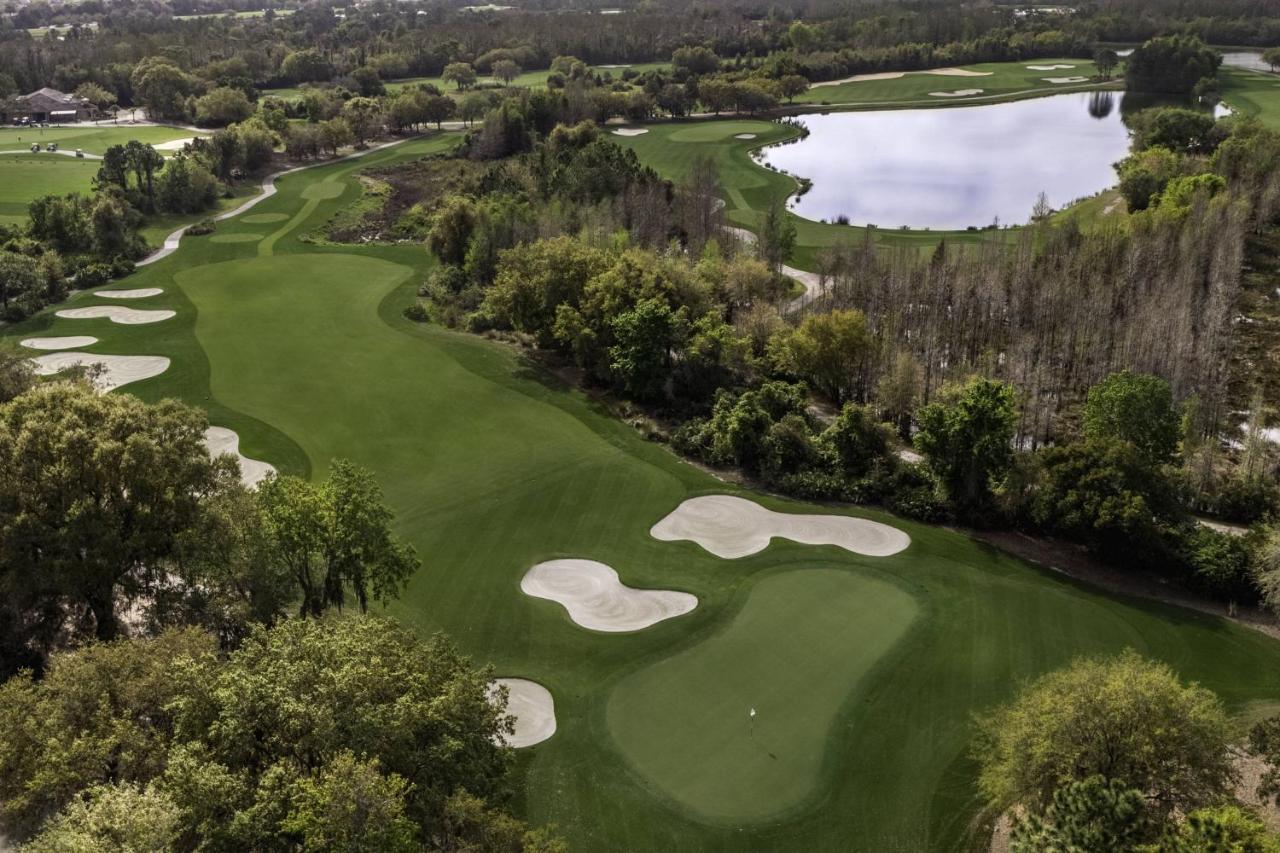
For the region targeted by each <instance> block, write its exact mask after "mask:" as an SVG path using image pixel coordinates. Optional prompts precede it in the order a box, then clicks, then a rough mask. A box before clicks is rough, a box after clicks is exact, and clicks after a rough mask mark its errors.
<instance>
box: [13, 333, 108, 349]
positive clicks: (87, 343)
mask: <svg viewBox="0 0 1280 853" xmlns="http://www.w3.org/2000/svg"><path fill="white" fill-rule="evenodd" d="M97 342H98V339H97V338H95V337H93V336H92V335H63V336H62V337H60V338H27V339H26V340H23V341H19V342H18V343H20V344H22V346H24V347H26V348H27V349H77V348H78V347H91V346H93V345H94V344H96V343H97Z"/></svg>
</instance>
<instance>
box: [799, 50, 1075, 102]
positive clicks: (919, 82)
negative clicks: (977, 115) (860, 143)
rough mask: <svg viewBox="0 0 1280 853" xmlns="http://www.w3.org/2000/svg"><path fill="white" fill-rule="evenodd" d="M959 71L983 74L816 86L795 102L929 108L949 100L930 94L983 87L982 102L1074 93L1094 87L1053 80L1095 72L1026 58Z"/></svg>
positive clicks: (1061, 62)
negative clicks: (1030, 94) (1019, 95)
mask: <svg viewBox="0 0 1280 853" xmlns="http://www.w3.org/2000/svg"><path fill="white" fill-rule="evenodd" d="M1032 65H1040V66H1050V65H1069V66H1071V67H1070V68H1056V69H1054V70H1052V71H1043V70H1036V69H1034V68H1029V67H1028V66H1032ZM961 67H962V68H963V69H964V70H965V71H972V72H977V74H979V75H982V76H962V77H949V76H944V75H940V74H928V73H924V72H916V71H909V72H906V73H905V74H904V75H903V76H901V77H898V78H896V79H881V80H858V81H855V82H850V83H841V84H840V85H836V86H832V85H820V86H814V87H813V88H811V89H809V91H807V92H805V93H804V94H803V95H800V96H799V97H797V98H796V102H797V103H808V104H876V105H889V104H898V103H902V102H912V103H913V105H919V104H928V105H933V104H941V103H944V102H947V100H948V99H945V98H940V97H936V96H933V95H931V93H932V92H954V91H956V90H960V89H981V90H982V93H981V97H982V98H993V97H1003V96H1008V95H1012V94H1015V93H1019V92H1029V91H1037V92H1040V93H1042V94H1048V93H1051V92H1054V91H1078V90H1080V89H1082V88H1083V89H1088V88H1095V87H1096V86H1097V84H1096V83H1093V82H1092V81H1080V82H1073V83H1063V82H1051V80H1061V79H1065V78H1074V77H1086V78H1092V77H1093V76H1094V75H1095V74H1097V73H1098V69H1097V68H1096V67H1095V66H1094V64H1093V63H1092V62H1091V61H1090V60H1088V59H1071V58H1061V59H1028V60H1026V61H1023V62H983V63H978V64H976V65H965V66H961Z"/></svg>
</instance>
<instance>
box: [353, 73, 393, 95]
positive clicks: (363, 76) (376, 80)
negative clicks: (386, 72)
mask: <svg viewBox="0 0 1280 853" xmlns="http://www.w3.org/2000/svg"><path fill="white" fill-rule="evenodd" d="M351 81H352V82H353V83H355V84H356V92H357V93H359V94H360V95H363V96H364V97H366V98H373V97H377V96H379V95H385V94H386V93H387V87H386V86H384V85H382V78H381V77H379V76H378V72H377V71H376V70H374V69H373V68H370V67H368V66H362V67H360V68H357V69H356V70H355V71H352V72H351Z"/></svg>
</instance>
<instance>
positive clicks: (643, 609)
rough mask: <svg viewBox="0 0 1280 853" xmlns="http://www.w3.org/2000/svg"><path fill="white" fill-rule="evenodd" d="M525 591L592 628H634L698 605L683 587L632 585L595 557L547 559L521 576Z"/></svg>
mask: <svg viewBox="0 0 1280 853" xmlns="http://www.w3.org/2000/svg"><path fill="white" fill-rule="evenodd" d="M520 589H521V590H522V591H523V592H524V594H525V595H531V596H533V597H534V598H545V599H547V600H548V601H554V602H556V603H558V604H561V605H563V606H564V609H565V610H567V611H569V618H570V619H572V620H573V621H574V622H576V623H577V624H579V625H581V626H582V627H583V628H590V629H591V630H593V631H608V632H620V631H639V630H642V629H644V628H648V627H649V626H650V625H656V624H657V623H659V622H661V621H663V620H664V619H671V618H673V617H675V616H681V615H683V614H685V613H688V612H689V611H690V610H693V608H695V607H697V606H698V599H697V597H695V596H692V595H690V594H689V593H687V592H674V591H672V590H667V589H633V588H632V587H629V586H627V585H626V584H624V583H622V581H620V580H619V579H618V573H617V572H615V571H614V570H613V569H611V568H610V567H609V566H606V565H605V564H604V563H597V562H596V561H595V560H548V561H547V562H545V563H538V564H537V565H536V566H534V567H533V568H531V569H529V571H527V572H525V576H524V577H523V578H521V579H520Z"/></svg>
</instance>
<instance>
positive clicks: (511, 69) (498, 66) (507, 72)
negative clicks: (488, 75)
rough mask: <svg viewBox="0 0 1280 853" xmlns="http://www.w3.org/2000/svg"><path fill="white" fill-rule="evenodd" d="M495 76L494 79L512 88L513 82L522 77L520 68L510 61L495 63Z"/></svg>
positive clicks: (503, 60)
mask: <svg viewBox="0 0 1280 853" xmlns="http://www.w3.org/2000/svg"><path fill="white" fill-rule="evenodd" d="M493 76H494V79H497V80H501V81H502V82H503V84H504V85H506V86H510V85H511V81H512V80H514V79H516V78H517V77H519V76H520V66H519V65H516V64H515V63H514V62H512V61H511V60H510V59H499V60H498V61H497V62H495V63H493Z"/></svg>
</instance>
